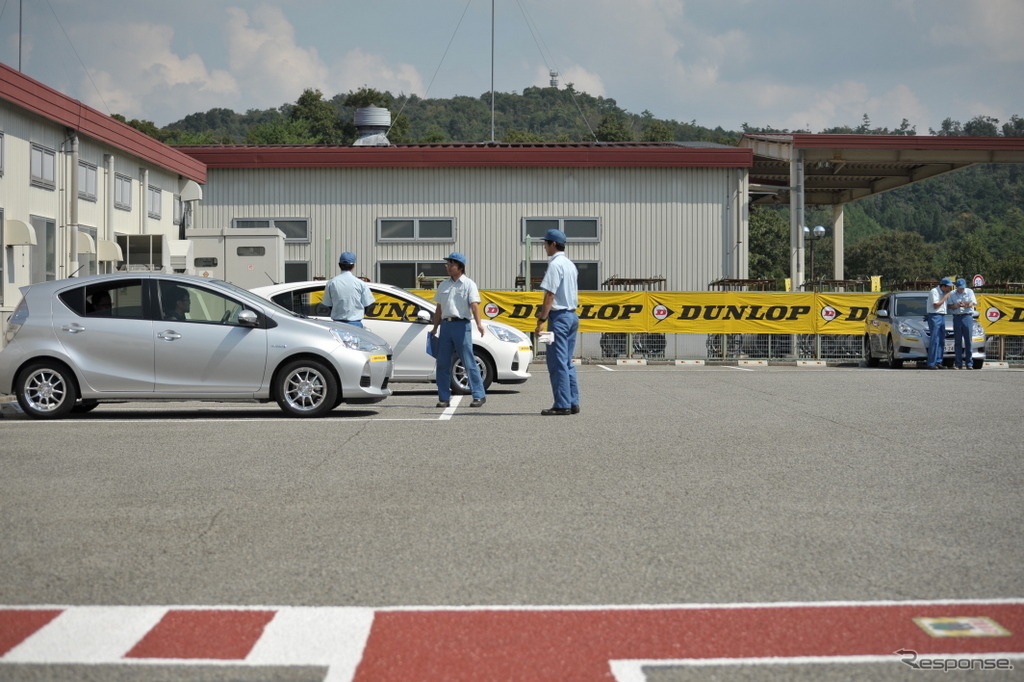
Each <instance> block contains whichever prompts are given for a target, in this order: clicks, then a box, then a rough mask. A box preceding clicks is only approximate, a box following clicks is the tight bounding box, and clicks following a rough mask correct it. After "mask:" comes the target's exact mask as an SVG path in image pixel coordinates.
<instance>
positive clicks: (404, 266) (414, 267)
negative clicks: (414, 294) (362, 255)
mask: <svg viewBox="0 0 1024 682" xmlns="http://www.w3.org/2000/svg"><path fill="white" fill-rule="evenodd" d="M445 279H448V270H447V268H445V266H444V261H418V262H411V261H403V262H387V261H385V262H381V263H378V264H377V281H378V282H383V283H384V284H393V285H395V286H396V287H402V288H403V289H434V288H436V284H437V282H439V281H443V280H445Z"/></svg>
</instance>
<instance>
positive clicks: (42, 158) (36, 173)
mask: <svg viewBox="0 0 1024 682" xmlns="http://www.w3.org/2000/svg"><path fill="white" fill-rule="evenodd" d="M31 157H32V160H31V163H32V180H31V184H32V186H33V187H42V188H43V189H54V188H56V187H57V179H56V178H57V176H56V168H57V155H56V154H55V153H54V151H53V150H52V149H47V148H46V147H40V146H39V145H35V144H34V145H32V154H31Z"/></svg>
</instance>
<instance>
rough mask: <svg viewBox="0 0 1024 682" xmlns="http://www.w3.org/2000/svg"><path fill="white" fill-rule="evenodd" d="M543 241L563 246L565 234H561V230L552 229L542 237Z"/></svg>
mask: <svg viewBox="0 0 1024 682" xmlns="http://www.w3.org/2000/svg"><path fill="white" fill-rule="evenodd" d="M544 241H546V242H554V243H556V244H564V243H565V233H564V232H562V231H561V230H556V229H554V228H551V229H550V230H548V231H547V233H546V234H545V235H544Z"/></svg>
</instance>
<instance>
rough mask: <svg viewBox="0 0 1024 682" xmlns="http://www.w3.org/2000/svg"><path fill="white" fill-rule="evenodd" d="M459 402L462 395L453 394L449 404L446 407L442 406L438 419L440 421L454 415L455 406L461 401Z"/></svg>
mask: <svg viewBox="0 0 1024 682" xmlns="http://www.w3.org/2000/svg"><path fill="white" fill-rule="evenodd" d="M461 402H462V396H461V395H453V396H452V400H451V403H450V404H449V406H448V407H446V408H444V412H442V413H441V416H440V417H438V420H440V421H448V420H449V419H451V418H452V417H453V416H455V408H456V407H458V406H459V403H461Z"/></svg>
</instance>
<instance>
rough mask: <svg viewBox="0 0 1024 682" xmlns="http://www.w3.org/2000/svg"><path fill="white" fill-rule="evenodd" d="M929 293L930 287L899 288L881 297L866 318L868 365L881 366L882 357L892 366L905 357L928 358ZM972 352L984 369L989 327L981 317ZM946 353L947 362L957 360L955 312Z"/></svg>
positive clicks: (949, 320)
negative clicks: (986, 336) (879, 363)
mask: <svg viewBox="0 0 1024 682" xmlns="http://www.w3.org/2000/svg"><path fill="white" fill-rule="evenodd" d="M928 296H929V294H928V292H926V291H898V292H893V293H888V294H882V295H881V296H879V297H878V299H877V300H876V301H875V302H874V304H873V305H872V306H871V311H870V312H869V313H868V316H867V320H866V322H865V324H866V327H865V335H864V358H865V360H866V361H867V365H868V367H877V366H878V362H879V360H885V361H886V362H888V363H889V366H890V367H892V368H897V367H902V366H903V362H904V361H905V360H914V361H918V360H920V361H927V360H928V340H929V338H931V335H930V334H929V333H928V323H927V322H926V321H925V318H924V316H925V312H926V310H927V307H928ZM975 316H977V314H975ZM970 354H971V358H972V362H973V365H974V369H981V368H982V366H983V365H984V364H985V329H984V328H983V327H982V326H981V325H980V324H979V323H978V321H977V320H973V322H972V327H971V348H970ZM942 357H943V364H946V365H952V364H953V359H954V346H953V316H952V315H946V335H945V339H944V340H943V354H942Z"/></svg>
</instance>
